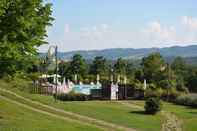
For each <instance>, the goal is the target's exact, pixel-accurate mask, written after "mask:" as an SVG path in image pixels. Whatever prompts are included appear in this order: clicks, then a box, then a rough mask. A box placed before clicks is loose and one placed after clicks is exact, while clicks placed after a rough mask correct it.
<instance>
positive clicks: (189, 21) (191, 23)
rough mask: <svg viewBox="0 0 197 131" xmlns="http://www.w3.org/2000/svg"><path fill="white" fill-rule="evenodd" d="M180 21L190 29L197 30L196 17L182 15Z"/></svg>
mask: <svg viewBox="0 0 197 131" xmlns="http://www.w3.org/2000/svg"><path fill="white" fill-rule="evenodd" d="M182 23H183V24H184V25H185V26H186V27H187V28H188V29H189V30H191V31H197V18H194V17H191V16H183V17H182Z"/></svg>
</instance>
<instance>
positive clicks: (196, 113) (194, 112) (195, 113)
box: [189, 111, 197, 115]
mask: <svg viewBox="0 0 197 131" xmlns="http://www.w3.org/2000/svg"><path fill="white" fill-rule="evenodd" d="M189 113H191V114H194V115H197V112H196V111H190V112H189Z"/></svg>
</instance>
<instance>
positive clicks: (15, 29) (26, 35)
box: [0, 0, 53, 74]
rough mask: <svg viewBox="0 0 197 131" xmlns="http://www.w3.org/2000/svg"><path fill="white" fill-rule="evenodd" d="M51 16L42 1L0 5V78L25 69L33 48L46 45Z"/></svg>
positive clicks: (13, 0) (3, 1)
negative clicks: (0, 75) (47, 28)
mask: <svg viewBox="0 0 197 131" xmlns="http://www.w3.org/2000/svg"><path fill="white" fill-rule="evenodd" d="M51 13H52V11H51V4H49V3H46V2H44V1H43V0H1V1H0V74H7V73H8V74H13V73H15V72H16V71H17V70H19V71H20V70H24V69H26V67H27V65H29V64H28V63H29V61H30V60H31V58H32V57H33V56H35V55H36V54H37V47H38V46H40V45H42V44H45V43H47V42H46V41H45V37H46V33H47V31H46V27H47V26H49V25H51V22H52V20H53V18H52V17H51Z"/></svg>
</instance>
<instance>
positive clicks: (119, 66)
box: [114, 58, 127, 75]
mask: <svg viewBox="0 0 197 131" xmlns="http://www.w3.org/2000/svg"><path fill="white" fill-rule="evenodd" d="M126 69H127V62H126V60H123V59H122V58H118V59H117V61H116V63H115V65H114V71H115V73H116V74H119V75H126Z"/></svg>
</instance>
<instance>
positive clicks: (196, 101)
mask: <svg viewBox="0 0 197 131" xmlns="http://www.w3.org/2000/svg"><path fill="white" fill-rule="evenodd" d="M175 103H176V104H179V105H185V106H191V107H194V108H197V94H187V95H181V96H179V97H177V98H176V100H175Z"/></svg>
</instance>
